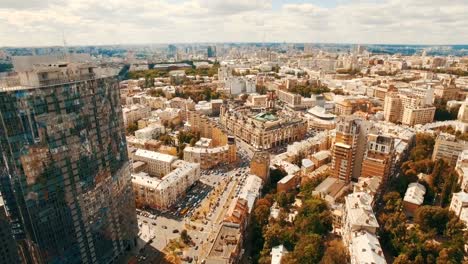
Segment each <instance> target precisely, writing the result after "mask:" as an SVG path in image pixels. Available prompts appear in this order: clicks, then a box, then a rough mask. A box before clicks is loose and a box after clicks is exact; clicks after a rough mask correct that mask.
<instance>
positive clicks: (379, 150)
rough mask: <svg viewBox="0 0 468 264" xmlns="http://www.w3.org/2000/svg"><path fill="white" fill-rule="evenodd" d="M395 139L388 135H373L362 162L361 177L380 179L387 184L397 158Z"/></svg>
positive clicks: (370, 136)
mask: <svg viewBox="0 0 468 264" xmlns="http://www.w3.org/2000/svg"><path fill="white" fill-rule="evenodd" d="M393 145H394V139H393V138H392V137H390V136H387V135H381V134H378V133H371V134H369V135H368V136H367V147H366V150H365V154H364V159H363V162H362V171H361V177H367V178H371V177H374V176H377V177H380V178H381V179H382V183H383V184H385V183H386V182H387V181H388V179H389V178H390V174H391V173H392V170H393V165H394V164H393V162H394V158H395V152H394V146H393Z"/></svg>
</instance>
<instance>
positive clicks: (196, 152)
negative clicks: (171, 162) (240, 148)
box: [184, 144, 236, 169]
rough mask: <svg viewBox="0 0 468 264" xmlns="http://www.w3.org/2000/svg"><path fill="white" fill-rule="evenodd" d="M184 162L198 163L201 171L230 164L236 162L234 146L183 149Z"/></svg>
mask: <svg viewBox="0 0 468 264" xmlns="http://www.w3.org/2000/svg"><path fill="white" fill-rule="evenodd" d="M231 146H233V147H231ZM184 160H185V161H188V162H194V163H200V166H201V168H202V169H211V168H213V167H215V166H218V165H220V164H231V163H233V162H235V161H236V149H235V145H234V144H228V145H224V146H220V147H201V146H193V147H190V146H188V147H185V148H184Z"/></svg>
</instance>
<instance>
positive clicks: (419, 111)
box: [384, 90, 436, 126]
mask: <svg viewBox="0 0 468 264" xmlns="http://www.w3.org/2000/svg"><path fill="white" fill-rule="evenodd" d="M435 110H436V108H435V107H434V106H432V105H431V104H429V102H428V101H427V98H425V97H420V96H418V95H414V94H404V93H399V92H397V91H395V90H393V91H391V92H389V93H387V95H386V96H385V101H384V118H385V121H388V122H393V123H402V124H404V125H408V126H414V125H418V124H426V123H431V122H432V121H433V120H434V115H435Z"/></svg>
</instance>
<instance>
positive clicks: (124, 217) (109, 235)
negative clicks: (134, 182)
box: [0, 55, 137, 263]
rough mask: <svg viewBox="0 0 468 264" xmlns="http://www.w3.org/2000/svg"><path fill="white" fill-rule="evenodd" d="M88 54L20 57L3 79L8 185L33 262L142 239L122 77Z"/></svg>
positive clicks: (94, 257) (1, 182) (120, 250)
mask: <svg viewBox="0 0 468 264" xmlns="http://www.w3.org/2000/svg"><path fill="white" fill-rule="evenodd" d="M82 60H86V56H72V55H67V56H64V57H62V58H59V57H51V56H47V57H19V58H14V59H13V63H14V67H15V69H16V71H17V72H18V75H17V76H16V80H14V79H15V78H13V79H11V78H10V80H9V81H7V82H1V81H0V153H1V159H0V168H1V171H0V191H1V194H2V197H3V199H4V202H5V205H6V207H7V209H8V214H9V216H10V219H11V225H12V227H13V228H12V231H13V234H14V236H15V238H16V240H17V241H18V243H19V244H20V247H21V249H22V252H28V253H29V254H27V255H28V257H29V261H30V262H33V263H112V262H115V261H118V259H119V258H120V257H121V256H122V255H123V254H124V253H125V252H126V250H129V249H130V248H131V247H132V246H133V245H134V244H135V242H136V236H137V222H136V214H135V204H134V197H133V193H132V189H131V176H130V169H129V168H130V167H129V161H128V155H127V148H126V141H125V135H124V127H123V119H122V110H121V107H120V96H119V90H118V82H117V80H116V79H115V78H114V77H104V76H97V74H95V68H94V67H93V66H92V65H91V64H88V63H83V62H81V61H82Z"/></svg>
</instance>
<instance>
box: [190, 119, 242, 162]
mask: <svg viewBox="0 0 468 264" xmlns="http://www.w3.org/2000/svg"><path fill="white" fill-rule="evenodd" d="M187 126H188V127H189V128H190V130H191V131H193V132H195V133H199V134H200V136H201V137H202V138H201V139H200V140H199V141H198V142H197V143H195V145H194V146H188V147H186V148H185V149H184V160H185V161H189V162H196V163H200V164H201V168H202V169H210V168H213V167H215V166H217V165H219V164H223V163H224V164H232V163H234V162H235V161H236V160H237V147H236V142H235V139H234V137H231V136H228V135H227V133H226V132H224V131H223V130H222V129H221V128H219V127H218V125H217V124H216V123H215V122H213V121H212V120H210V119H209V118H208V117H206V116H204V115H202V114H200V113H196V112H188V118H187Z"/></svg>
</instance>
